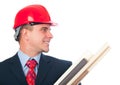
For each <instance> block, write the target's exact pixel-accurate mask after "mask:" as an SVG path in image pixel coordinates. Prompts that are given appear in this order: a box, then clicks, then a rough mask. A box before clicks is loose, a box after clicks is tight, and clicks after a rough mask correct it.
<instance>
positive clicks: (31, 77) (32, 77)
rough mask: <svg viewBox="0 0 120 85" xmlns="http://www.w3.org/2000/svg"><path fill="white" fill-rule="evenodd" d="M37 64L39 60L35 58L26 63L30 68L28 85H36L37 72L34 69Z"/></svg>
mask: <svg viewBox="0 0 120 85" xmlns="http://www.w3.org/2000/svg"><path fill="white" fill-rule="evenodd" d="M36 64H37V62H36V61H35V60H34V59H33V60H28V61H27V63H26V65H27V66H28V68H29V70H28V73H27V75H26V80H27V83H28V85H35V79H36V73H35V71H34V69H35V67H36Z"/></svg>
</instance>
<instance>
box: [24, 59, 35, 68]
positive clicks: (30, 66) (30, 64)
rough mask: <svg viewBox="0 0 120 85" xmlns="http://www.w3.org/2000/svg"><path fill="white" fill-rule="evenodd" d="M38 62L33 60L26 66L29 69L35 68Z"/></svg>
mask: <svg viewBox="0 0 120 85" xmlns="http://www.w3.org/2000/svg"><path fill="white" fill-rule="evenodd" d="M36 64H37V62H36V60H34V59H32V60H28V61H27V63H26V65H27V66H28V67H29V68H35V66H36Z"/></svg>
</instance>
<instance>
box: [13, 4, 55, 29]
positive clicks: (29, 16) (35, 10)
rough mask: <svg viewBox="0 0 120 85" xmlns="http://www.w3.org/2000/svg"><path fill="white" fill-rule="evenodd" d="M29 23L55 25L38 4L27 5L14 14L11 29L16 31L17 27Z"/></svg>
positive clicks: (45, 10)
mask: <svg viewBox="0 0 120 85" xmlns="http://www.w3.org/2000/svg"><path fill="white" fill-rule="evenodd" d="M30 22H37V23H49V24H51V25H55V23H53V22H52V21H51V18H50V15H49V13H48V11H47V9H46V8H45V7H44V6H42V5H38V4H36V5H29V6H26V7H24V8H23V9H21V10H20V11H19V12H18V13H17V14H16V17H15V21H14V26H13V28H14V29H16V28H17V27H19V26H21V25H24V24H29V23H30Z"/></svg>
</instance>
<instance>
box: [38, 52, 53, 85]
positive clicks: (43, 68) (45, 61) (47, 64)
mask: <svg viewBox="0 0 120 85" xmlns="http://www.w3.org/2000/svg"><path fill="white" fill-rule="evenodd" d="M51 67H52V63H51V60H50V59H49V58H48V57H47V56H45V55H43V54H42V55H41V59H40V62H39V69H38V74H37V80H36V85H42V83H43V81H44V80H45V78H46V77H47V74H48V72H49V70H50V68H51Z"/></svg>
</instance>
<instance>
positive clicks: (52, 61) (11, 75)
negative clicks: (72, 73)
mask: <svg viewBox="0 0 120 85" xmlns="http://www.w3.org/2000/svg"><path fill="white" fill-rule="evenodd" d="M71 64H72V63H71V62H70V61H65V60H60V59H57V58H53V57H50V56H47V55H43V54H42V55H41V59H40V62H39V69H38V74H37V78H36V85H53V84H54V83H55V82H56V81H57V79H59V77H60V76H61V75H62V74H63V73H64V72H65V71H66V70H67V69H68V68H69V67H70V66H71ZM0 85H27V82H26V79H25V75H24V72H23V70H22V66H21V64H20V61H19V58H18V55H17V54H16V55H14V56H13V57H11V58H9V59H7V60H5V61H3V62H1V63H0Z"/></svg>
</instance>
